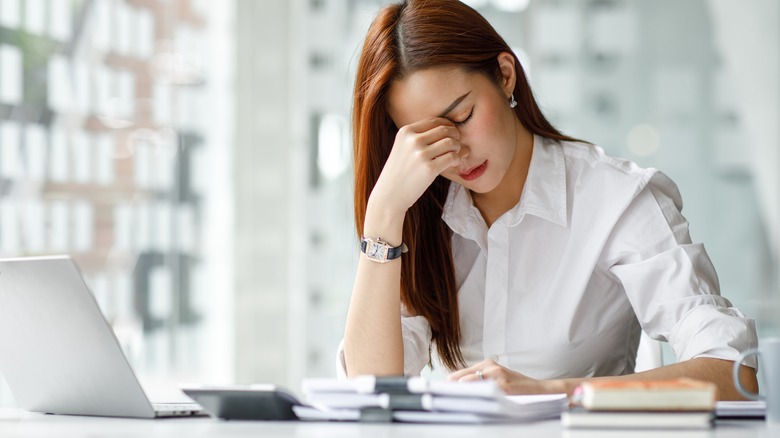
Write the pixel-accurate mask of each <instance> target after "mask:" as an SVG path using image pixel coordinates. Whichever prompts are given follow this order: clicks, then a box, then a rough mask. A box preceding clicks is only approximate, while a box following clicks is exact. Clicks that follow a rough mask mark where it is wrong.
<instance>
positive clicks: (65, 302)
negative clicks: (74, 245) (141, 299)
mask: <svg viewBox="0 0 780 438" xmlns="http://www.w3.org/2000/svg"><path fill="white" fill-rule="evenodd" d="M0 374H2V376H3V377H5V380H6V382H7V383H8V386H9V387H10V388H11V391H12V392H13V394H14V397H15V398H16V400H17V402H18V404H19V406H20V407H22V408H24V409H27V410H29V411H34V412H45V413H53V414H72V415H96V416H109V417H137V418H155V417H170V416H189V415H196V414H198V413H199V412H200V411H201V408H200V406H199V405H198V404H197V403H194V402H193V403H173V404H171V403H161V404H158V403H151V402H150V401H149V398H148V397H147V396H146V394H145V393H144V391H143V389H142V388H141V384H140V383H139V381H138V379H137V378H136V376H135V373H134V372H133V369H132V368H131V367H130V363H129V362H128V361H127V358H126V357H125V355H124V353H123V352H122V349H121V347H120V346H119V342H118V341H117V338H116V336H115V335H114V331H113V330H112V329H111V326H110V325H109V324H108V322H107V321H106V319H105V317H104V316H103V314H102V313H101V311H100V308H99V307H98V304H97V301H95V297H94V296H93V295H92V293H91V292H90V290H89V288H88V287H87V285H86V284H85V282H84V279H83V278H82V276H81V273H80V272H79V269H78V268H77V267H76V264H75V263H74V261H73V260H72V259H71V258H70V257H69V256H52V257H30V258H16V259H0Z"/></svg>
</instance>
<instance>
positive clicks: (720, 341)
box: [605, 172, 758, 368]
mask: <svg viewBox="0 0 780 438" xmlns="http://www.w3.org/2000/svg"><path fill="white" fill-rule="evenodd" d="M681 209H682V200H681V197H680V193H679V191H678V190H677V186H676V185H675V184H674V182H672V180H671V179H669V178H668V177H667V176H666V175H664V174H663V173H660V172H656V173H655V174H654V175H653V177H652V178H651V179H650V181H649V182H648V184H647V185H646V186H645V187H644V188H643V189H642V190H641V191H640V192H639V193H638V194H637V196H636V197H635V198H634V200H633V201H632V202H631V203H630V205H629V206H628V208H627V209H626V211H625V212H624V213H623V215H622V216H621V218H620V219H619V220H618V222H617V223H616V225H615V228H614V229H613V232H612V234H611V236H610V238H609V240H608V242H607V244H606V248H605V249H606V251H607V253H608V254H609V256H608V257H610V261H609V262H608V265H609V271H610V272H611V273H612V274H613V275H615V276H616V277H617V278H618V279H619V281H620V282H621V283H622V285H623V288H624V290H625V292H626V295H627V296H628V300H629V301H630V303H631V306H632V307H633V309H634V312H635V313H636V316H637V319H638V320H639V323H640V325H641V326H642V329H643V330H644V331H645V333H647V334H648V336H650V337H651V338H653V339H656V340H661V341H667V342H669V345H670V346H671V348H672V350H673V351H674V353H675V355H676V356H677V360H678V361H685V360H688V359H692V358H696V357H711V358H718V359H726V360H736V359H737V357H738V356H739V354H740V353H741V352H743V351H745V350H747V349H749V348H755V347H756V346H757V345H758V341H757V336H756V328H755V321H754V320H752V319H749V318H746V317H745V316H744V315H743V314H742V312H740V311H739V310H738V309H736V308H735V307H733V306H732V304H731V302H729V300H727V299H726V298H724V297H722V296H720V286H719V283H718V277H717V274H716V273H715V268H714V267H713V265H712V262H711V261H710V258H709V256H708V255H707V252H706V251H705V249H704V246H703V245H702V244H694V243H691V238H690V235H689V233H688V222H687V221H686V219H685V218H684V217H683V215H682V213H681ZM744 364H745V365H747V366H750V367H752V368H756V360H755V357H754V356H752V357H750V358H748V359H747V360H746V361H745V362H744Z"/></svg>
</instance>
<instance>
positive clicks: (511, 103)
mask: <svg viewBox="0 0 780 438" xmlns="http://www.w3.org/2000/svg"><path fill="white" fill-rule="evenodd" d="M516 106H517V101H516V100H515V95H514V93H513V94H512V95H511V96H510V97H509V108H514V107H516Z"/></svg>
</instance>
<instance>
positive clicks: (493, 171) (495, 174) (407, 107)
mask: <svg viewBox="0 0 780 438" xmlns="http://www.w3.org/2000/svg"><path fill="white" fill-rule="evenodd" d="M509 85H512V86H513V85H514V81H512V82H511V84H508V85H506V86H505V87H506V88H509ZM509 89H510V90H511V88H509ZM505 93H506V94H505ZM508 96H509V92H508V91H506V92H505V91H503V90H501V89H499V87H498V86H497V85H496V83H495V82H494V81H493V80H491V79H490V78H488V77H486V76H485V75H483V74H480V73H467V72H466V71H464V70H463V69H461V68H458V67H434V68H430V69H425V70H420V71H417V72H415V73H412V74H410V75H408V76H406V77H405V78H403V79H401V80H398V81H395V82H394V83H393V84H392V85H391V87H390V90H389V96H388V97H389V105H388V111H389V113H390V117H391V118H392V119H393V122H395V124H396V126H397V127H399V128H400V127H402V126H405V125H408V124H411V123H414V122H417V121H419V120H422V119H428V118H433V117H443V118H445V119H448V120H450V121H451V122H452V123H454V124H455V126H456V127H457V128H458V130H459V131H460V143H461V150H460V153H459V155H460V156H461V163H460V166H456V167H451V168H449V169H447V170H445V171H444V172H443V173H442V174H441V175H442V176H444V177H445V178H447V179H449V180H451V181H455V182H457V183H459V184H462V185H463V186H464V187H466V188H468V189H469V190H471V191H473V192H476V193H488V192H491V191H493V190H494V189H495V188H496V187H498V185H499V184H500V183H501V181H502V180H503V179H504V176H505V175H506V174H507V170H508V169H509V167H510V164H511V163H512V159H513V158H514V156H515V150H516V149H517V139H518V129H521V128H520V123H519V121H518V119H517V117H516V116H515V113H514V111H513V110H512V109H511V108H510V107H509V101H508Z"/></svg>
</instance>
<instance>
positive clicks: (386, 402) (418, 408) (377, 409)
mask: <svg viewBox="0 0 780 438" xmlns="http://www.w3.org/2000/svg"><path fill="white" fill-rule="evenodd" d="M303 392H304V394H305V398H306V402H307V404H308V406H300V407H296V408H295V413H296V415H298V417H299V418H301V419H305V420H325V419H327V420H337V421H403V422H429V423H441V422H445V423H495V422H519V421H534V420H542V419H549V418H558V417H559V416H560V414H561V412H563V410H564V409H565V408H566V406H567V405H568V397H567V396H566V394H547V395H530V396H507V395H506V394H505V393H504V392H503V391H502V390H501V389H500V388H499V387H498V385H497V384H496V382H495V381H480V382H470V383H459V382H448V381H429V380H427V379H424V378H420V377H411V378H385V377H368V376H363V377H358V378H353V379H350V380H335V379H305V380H304V382H303Z"/></svg>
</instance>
